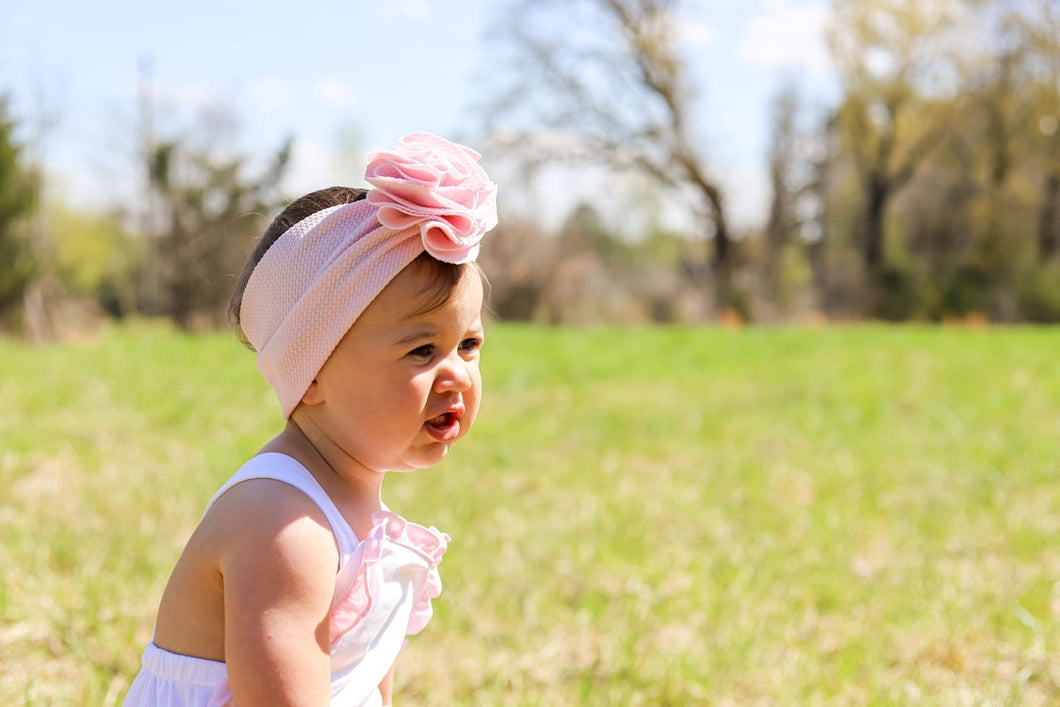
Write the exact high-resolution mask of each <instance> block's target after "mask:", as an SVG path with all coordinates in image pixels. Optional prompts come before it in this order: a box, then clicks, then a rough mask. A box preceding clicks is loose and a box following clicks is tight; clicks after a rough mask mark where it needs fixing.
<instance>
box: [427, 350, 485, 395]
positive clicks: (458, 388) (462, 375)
mask: <svg viewBox="0 0 1060 707" xmlns="http://www.w3.org/2000/svg"><path fill="white" fill-rule="evenodd" d="M473 365H475V364H474V363H472V362H470V361H465V360H464V359H463V358H461V356H460V354H459V352H457V351H454V352H453V353H451V354H450V355H449V356H447V357H446V359H445V360H444V361H442V363H441V365H440V366H439V367H438V374H437V376H436V377H435V379H434V392H435V393H451V392H458V393H462V392H464V391H465V390H468V389H469V388H471V385H472V378H471V366H473Z"/></svg>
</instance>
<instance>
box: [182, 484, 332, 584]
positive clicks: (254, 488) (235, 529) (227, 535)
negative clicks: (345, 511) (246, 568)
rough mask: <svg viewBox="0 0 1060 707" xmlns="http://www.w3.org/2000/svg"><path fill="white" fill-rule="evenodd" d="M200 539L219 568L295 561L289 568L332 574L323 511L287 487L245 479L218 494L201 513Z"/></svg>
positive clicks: (330, 532) (328, 540)
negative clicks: (205, 511) (323, 570)
mask: <svg viewBox="0 0 1060 707" xmlns="http://www.w3.org/2000/svg"><path fill="white" fill-rule="evenodd" d="M200 531H201V533H202V538H201V539H202V541H203V543H204V544H205V545H206V546H208V547H209V548H210V549H211V554H213V555H214V556H215V557H216V560H217V562H218V565H219V568H220V569H221V571H222V573H224V574H227V572H226V571H225V570H226V568H237V567H240V566H241V565H243V564H249V565H251V566H257V565H266V566H271V565H274V564H275V563H277V562H283V561H284V560H286V559H290V560H295V561H296V562H295V563H294V567H293V568H292V569H295V570H298V569H301V570H305V571H319V570H320V569H325V570H327V572H326V573H325V574H324V575H323V576H324V577H325V578H328V577H329V575H330V576H331V578H332V579H333V576H334V573H335V570H336V569H337V568H338V561H339V553H338V546H337V545H336V541H335V536H334V534H333V533H332V530H331V526H330V525H329V524H328V521H327V518H326V517H325V516H324V513H323V511H321V510H320V508H319V507H317V505H316V504H315V503H314V502H313V501H312V500H310V498H309V497H308V496H306V495H305V494H304V493H302V492H301V491H299V490H298V489H296V488H294V487H293V486H291V485H289V484H286V483H283V482H282V481H276V480H273V479H250V480H247V481H243V482H242V483H239V484H236V485H235V486H233V487H232V488H230V489H229V490H228V491H226V492H225V493H224V494H222V495H221V496H220V497H218V499H217V500H216V501H215V502H214V504H213V505H212V506H211V507H210V510H209V511H208V512H207V514H206V515H205V516H204V517H203V519H202V523H201V527H200Z"/></svg>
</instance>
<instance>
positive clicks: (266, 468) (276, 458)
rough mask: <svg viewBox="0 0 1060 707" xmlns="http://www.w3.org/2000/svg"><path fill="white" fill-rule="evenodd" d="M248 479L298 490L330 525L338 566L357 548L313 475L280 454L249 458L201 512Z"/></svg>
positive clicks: (346, 524) (355, 539)
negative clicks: (283, 485)
mask: <svg viewBox="0 0 1060 707" xmlns="http://www.w3.org/2000/svg"><path fill="white" fill-rule="evenodd" d="M251 479H272V480H274V481H280V482H282V483H285V484H287V485H288V486H293V487H294V488H296V489H298V490H299V491H301V492H302V493H304V494H305V495H306V496H308V497H309V500H310V501H312V502H313V503H314V504H315V505H316V507H317V508H319V509H320V512H321V513H323V514H324V517H325V518H327V521H328V524H329V525H331V532H332V534H333V535H334V536H335V542H336V543H337V544H338V546H339V556H340V564H345V560H346V558H348V557H349V556H350V555H352V554H353V552H354V551H355V550H356V549H357V546H358V545H359V544H360V541H358V540H357V536H356V535H354V533H353V529H352V528H351V527H350V524H349V523H347V522H346V519H345V518H343V517H342V514H341V513H339V509H338V508H337V507H336V506H335V503H334V502H333V501H332V500H331V498H329V497H328V495H327V494H326V493H325V492H324V489H323V488H321V486H320V484H319V483H318V482H317V480H316V479H315V478H313V475H312V474H310V473H309V470H308V469H306V468H305V467H304V466H302V465H301V464H300V463H299V462H298V461H297V460H296V459H294V458H292V457H289V456H287V455H286V454H280V453H279V452H265V453H263V454H259V455H257V456H255V457H251V458H250V459H249V460H248V461H247V463H245V464H244V465H243V466H241V467H240V468H239V470H238V471H237V472H236V473H235V474H233V475H232V476H231V478H229V479H228V481H226V482H225V484H224V485H223V486H222V487H221V488H220V489H218V490H217V493H215V494H214V495H213V498H211V499H210V502H209V503H207V504H206V510H205V511H203V514H204V515H205V513H206V511H209V510H210V507H211V506H212V505H213V504H214V502H216V501H217V499H218V498H220V497H221V496H222V495H223V494H224V493H225V492H226V491H228V490H229V489H230V488H232V487H233V486H235V485H236V484H240V483H243V482H244V481H250V480H251Z"/></svg>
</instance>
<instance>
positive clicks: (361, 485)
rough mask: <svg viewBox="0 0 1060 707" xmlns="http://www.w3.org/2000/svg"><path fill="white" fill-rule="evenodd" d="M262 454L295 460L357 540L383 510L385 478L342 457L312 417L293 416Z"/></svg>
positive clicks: (339, 450)
mask: <svg viewBox="0 0 1060 707" xmlns="http://www.w3.org/2000/svg"><path fill="white" fill-rule="evenodd" d="M295 412H296V413H297V412H298V411H297V410H296V411H295ZM262 451H263V452H281V453H283V454H287V455H288V456H290V457H293V458H295V459H297V460H298V461H299V462H300V463H301V464H302V466H304V467H305V468H306V469H308V470H309V472H310V473H311V474H312V475H313V477H314V478H315V479H316V480H317V482H318V483H319V484H320V486H321V487H322V488H323V489H324V491H325V493H327V494H328V496H329V497H330V498H331V500H332V501H333V502H334V503H335V505H336V506H338V508H339V510H341V511H342V513H343V515H344V516H346V519H347V521H348V522H349V523H350V525H351V526H352V527H353V529H354V532H356V533H357V534H358V537H363V535H362V534H361V531H362V530H364V529H365V524H368V525H367V527H368V528H370V527H371V525H370V523H371V514H372V513H373V512H374V511H377V510H380V509H381V507H382V505H381V500H380V494H381V492H382V488H383V477H384V476H385V474H383V473H382V472H378V471H373V470H372V469H369V468H367V467H365V466H364V465H363V464H361V463H359V462H358V461H357V460H356V459H353V458H352V457H350V456H349V455H348V454H345V453H344V452H343V451H342V450H341V449H340V448H339V447H338V446H336V445H335V444H334V443H333V442H331V440H330V439H329V438H328V436H327V435H326V434H324V433H323V431H322V430H321V429H320V428H319V427H318V426H316V425H314V424H313V420H312V417H311V416H303V415H299V416H297V418H296V417H295V416H292V417H291V419H290V420H288V421H287V426H286V427H285V428H284V430H283V432H281V433H280V434H279V435H278V436H277V437H276V438H275V439H273V440H272V441H271V442H269V443H268V444H267V445H266V446H265V447H264V448H263V449H262ZM359 526H360V527H359Z"/></svg>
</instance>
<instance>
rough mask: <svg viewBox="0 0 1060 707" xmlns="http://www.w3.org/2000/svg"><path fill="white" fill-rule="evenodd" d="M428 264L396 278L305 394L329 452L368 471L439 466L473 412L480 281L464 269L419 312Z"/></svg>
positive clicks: (479, 381)
mask: <svg viewBox="0 0 1060 707" xmlns="http://www.w3.org/2000/svg"><path fill="white" fill-rule="evenodd" d="M431 281H432V276H431V273H430V270H429V268H428V267H426V266H423V265H420V264H417V263H414V264H413V265H411V266H409V267H407V268H405V270H403V271H402V272H401V273H399V274H398V275H397V276H396V277H395V278H394V279H393V280H392V281H391V282H390V284H388V285H387V287H386V288H385V289H384V290H383V292H382V293H380V295H379V296H378V297H376V298H375V300H373V301H372V303H371V304H370V305H369V306H368V308H367V309H365V311H364V312H363V313H362V314H361V316H360V317H359V318H358V319H357V321H356V323H355V324H354V325H353V326H352V327H351V328H350V330H349V332H347V334H346V336H345V337H343V339H342V340H341V341H340V342H339V344H338V346H337V347H336V348H335V351H334V352H333V353H332V354H331V357H330V358H328V360H327V362H326V363H325V364H324V367H323V368H322V369H321V370H320V372H319V373H318V374H317V377H316V379H315V380H314V381H313V383H312V385H311V386H310V388H309V390H308V391H307V392H306V395H305V396H304V397H303V403H305V404H304V405H303V406H302V407H303V408H304V412H303V414H307V415H312V416H313V420H312V423H313V424H314V425H316V426H317V427H318V429H319V430H320V431H321V432H323V433H324V434H325V435H326V436H327V438H328V440H329V444H330V445H331V447H332V448H333V450H334V452H335V453H338V454H340V455H342V456H344V457H345V458H346V459H348V460H349V461H352V462H355V463H356V464H357V465H359V466H360V467H363V468H365V469H369V470H371V471H407V470H410V469H420V468H423V467H426V466H430V465H431V464H434V463H436V462H438V461H440V460H441V459H442V458H443V457H444V456H445V455H446V453H447V452H448V450H449V445H450V444H452V443H453V442H455V441H456V440H458V439H460V438H461V437H463V436H464V435H465V434H466V433H467V431H468V430H469V429H470V428H471V425H472V423H473V422H474V420H475V415H476V414H477V413H478V406H479V395H480V392H481V388H482V379H481V376H480V374H479V352H480V349H481V347H482V342H483V327H482V316H481V310H482V282H481V280H480V278H479V276H478V274H477V273H475V272H474V270H473V269H471V268H465V270H464V272H463V274H462V277H461V280H460V282H459V284H458V285H457V286H456V288H455V289H454V290H453V292H452V295H451V296H450V298H449V301H448V302H446V303H445V304H444V305H443V306H441V307H439V308H437V309H435V310H433V311H430V312H427V313H418V312H419V310H422V309H423V305H424V302H425V298H426V295H425V294H424V290H425V288H427V287H428V286H429V284H430V283H431Z"/></svg>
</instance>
